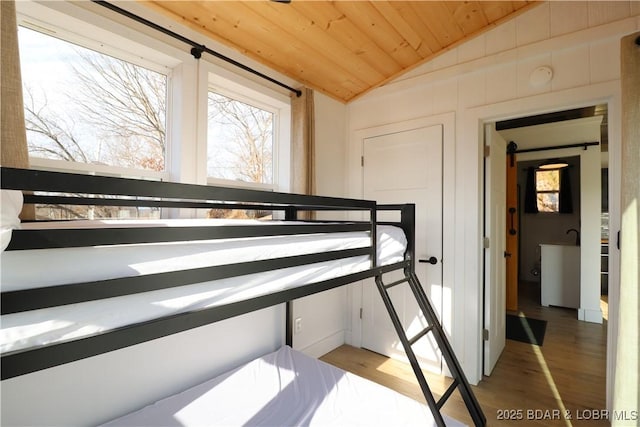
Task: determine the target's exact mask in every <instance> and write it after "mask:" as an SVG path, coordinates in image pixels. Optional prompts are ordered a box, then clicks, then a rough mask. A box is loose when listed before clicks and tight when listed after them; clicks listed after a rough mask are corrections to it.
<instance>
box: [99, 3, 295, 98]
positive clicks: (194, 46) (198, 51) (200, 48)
mask: <svg viewBox="0 0 640 427" xmlns="http://www.w3.org/2000/svg"><path fill="white" fill-rule="evenodd" d="M91 1H92V2H93V3H95V4H98V5H100V6H103V7H106V8H107V9H110V10H112V11H114V12H117V13H119V14H121V15H123V16H126V17H127V18H130V19H133V20H134V21H137V22H139V23H141V24H144V25H146V26H147V27H150V28H153V29H154V30H157V31H160V32H161V33H163V34H166V35H168V36H171V37H173V38H174V39H177V40H180V41H181V42H183V43H186V44H188V45H191V55H193V57H194V58H196V59H200V57H201V56H202V53H203V52H206V53H208V54H209V55H212V56H215V57H216V58H218V59H222V60H223V61H225V62H228V63H229V64H231V65H234V66H236V67H238V68H241V69H243V70H244V71H247V72H249V73H252V74H255V75H256V76H258V77H261V78H263V79H265V80H268V81H270V82H271V83H274V84H276V85H278V86H280V87H283V88H285V89H288V90H290V91H291V92H294V93H295V94H296V96H297V97H300V96H301V95H302V91H301V90H299V89H295V88H292V87H291V86H288V85H286V84H284V83H282V82H279V81H278V80H275V79H274V78H272V77H269V76H267V75H266V74H263V73H261V72H260V71H257V70H254V69H253V68H250V67H248V66H246V65H244V64H241V63H240V62H238V61H236V60H234V59H231V58H229V57H228V56H225V55H223V54H221V53H219V52H216V51H214V50H211V49H209V48H208V47H206V46H205V45H203V44H200V43H197V42H195V41H193V40H191V39H188V38H186V37H184V36H182V35H180V34H178V33H175V32H173V31H171V30H169V29H167V28H164V27H162V26H160V25H158V24H156V23H154V22H151V21H149V20H148V19H145V18H143V17H141V16H138V15H136V14H133V13H131V12H129V11H127V10H124V9H122V8H120V7H118V6H116V5H113V4H111V3H109V2H106V1H103V0H91Z"/></svg>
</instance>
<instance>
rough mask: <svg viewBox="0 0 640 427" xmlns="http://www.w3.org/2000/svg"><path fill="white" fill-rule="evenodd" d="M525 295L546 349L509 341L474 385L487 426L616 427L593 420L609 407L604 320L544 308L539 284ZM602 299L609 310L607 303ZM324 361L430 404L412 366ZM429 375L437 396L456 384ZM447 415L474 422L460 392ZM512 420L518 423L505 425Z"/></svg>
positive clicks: (350, 353) (360, 353)
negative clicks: (596, 321)
mask: <svg viewBox="0 0 640 427" xmlns="http://www.w3.org/2000/svg"><path fill="white" fill-rule="evenodd" d="M519 295H520V302H519V303H520V305H519V309H520V312H521V313H523V314H524V315H526V316H527V317H532V318H536V319H541V320H546V321H547V330H546V335H545V339H544V344H543V346H541V347H538V346H534V345H530V344H525V343H521V342H517V341H512V340H507V342H506V347H505V349H504V352H503V353H502V355H501V356H500V359H499V360H498V363H497V365H496V367H495V369H494V371H493V373H492V375H491V376H490V377H486V376H485V377H484V378H483V380H482V381H481V382H480V384H479V385H478V386H472V388H473V390H474V393H475V394H476V397H477V399H478V401H479V402H480V405H481V406H482V408H483V411H484V413H485V416H486V417H487V424H488V425H489V426H512V425H514V424H517V425H524V426H576V427H577V426H585V427H586V426H589V427H600V426H608V425H610V423H609V422H608V421H607V420H602V419H593V418H594V417H595V416H601V415H602V414H601V412H600V411H602V410H604V409H605V407H606V402H605V400H606V392H605V390H606V342H607V337H606V331H607V325H606V321H605V322H604V323H603V324H602V325H599V324H594V323H587V322H581V321H578V320H577V313H576V310H572V309H565V308H557V307H541V306H540V305H539V295H540V292H539V285H537V284H533V283H524V284H521V285H520V289H519ZM603 301H604V304H605V305H606V298H603ZM321 359H322V360H324V361H325V362H328V363H331V364H333V365H335V366H338V367H340V368H342V369H345V370H347V371H349V372H353V373H355V374H356V375H360V376H362V377H364V378H368V379H370V380H372V381H375V382H377V383H379V384H382V385H385V386H387V387H389V388H392V389H394V390H396V391H398V392H400V393H402V394H404V395H407V396H409V397H411V398H413V399H416V400H419V401H422V402H424V396H422V393H421V391H420V387H419V386H418V383H417V381H416V379H415V376H414V374H413V371H412V370H411V367H410V366H409V365H408V364H407V363H403V362H400V361H396V360H392V359H389V358H388V357H386V356H382V355H380V354H377V353H374V352H371V351H368V350H365V349H359V348H355V347H351V346H347V345H345V346H341V347H339V348H337V349H335V350H334V351H332V352H330V353H328V354H326V355H325V356H323V357H321ZM425 377H426V378H427V381H428V382H429V385H430V387H431V389H432V390H433V392H434V394H435V395H436V396H440V395H441V394H442V393H443V392H444V391H445V390H446V388H447V386H448V385H449V384H450V383H451V379H450V378H446V377H443V376H440V375H433V374H430V373H428V372H425ZM509 410H511V412H508V411H509ZM443 412H444V413H445V414H447V415H450V416H452V417H454V418H456V419H458V420H460V421H463V422H466V423H467V424H469V425H471V424H472V423H471V419H470V418H469V416H468V413H467V411H466V408H465V406H464V403H463V402H462V398H461V397H460V395H459V394H458V393H457V392H456V393H455V394H454V395H453V397H452V398H451V399H449V401H447V403H446V404H445V406H444V409H443ZM566 414H568V415H570V416H571V419H565V415H566ZM505 415H506V417H505ZM509 417H511V418H514V417H515V418H520V419H518V420H514V419H500V418H509ZM549 418H551V419H549ZM554 418H559V419H554Z"/></svg>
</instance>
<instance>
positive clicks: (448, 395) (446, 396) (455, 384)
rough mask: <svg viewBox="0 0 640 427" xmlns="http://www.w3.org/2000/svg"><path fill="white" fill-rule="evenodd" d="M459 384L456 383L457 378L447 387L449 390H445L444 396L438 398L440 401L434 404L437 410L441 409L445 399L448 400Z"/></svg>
mask: <svg viewBox="0 0 640 427" xmlns="http://www.w3.org/2000/svg"><path fill="white" fill-rule="evenodd" d="M459 384H460V382H458V379H457V378H456V379H454V380H453V382H452V383H451V385H449V388H447V391H445V392H444V394H443V395H442V396H440V399H439V400H438V403H437V404H436V405H437V406H438V409H440V408H442V406H443V405H444V404H445V402H446V401H447V399H449V398H450V397H451V394H452V393H453V392H454V391H455V389H456V387H458V385H459Z"/></svg>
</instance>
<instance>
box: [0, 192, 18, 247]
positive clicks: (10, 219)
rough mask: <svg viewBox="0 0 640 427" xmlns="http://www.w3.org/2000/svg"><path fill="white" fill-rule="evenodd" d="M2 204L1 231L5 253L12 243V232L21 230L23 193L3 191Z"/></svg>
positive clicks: (0, 206) (0, 208)
mask: <svg viewBox="0 0 640 427" xmlns="http://www.w3.org/2000/svg"><path fill="white" fill-rule="evenodd" d="M1 193H2V199H1V202H0V231H1V237H2V242H1V244H2V250H3V251H4V250H5V249H6V248H7V246H9V242H10V241H11V230H13V229H14V228H20V218H19V217H18V215H20V211H22V201H23V199H22V191H18V190H1Z"/></svg>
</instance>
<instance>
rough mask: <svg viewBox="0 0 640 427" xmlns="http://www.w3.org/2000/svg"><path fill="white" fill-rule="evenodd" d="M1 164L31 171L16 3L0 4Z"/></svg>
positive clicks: (0, 0) (4, 0)
mask: <svg viewBox="0 0 640 427" xmlns="http://www.w3.org/2000/svg"><path fill="white" fill-rule="evenodd" d="M0 22H1V24H2V25H1V29H0V31H1V33H0V37H2V38H1V39H0V50H1V51H2V63H1V64H2V65H1V67H0V100H1V106H0V107H1V108H0V110H1V111H0V115H1V127H0V146H1V149H0V164H1V165H2V166H8V167H17V168H28V167H29V155H28V152H27V134H26V130H25V124H24V108H23V105H24V104H23V102H22V79H21V77H20V55H19V52H18V26H17V22H16V5H15V2H14V1H13V0H0ZM33 217H34V212H33V206H27V207H25V209H23V210H22V214H21V218H23V219H25V218H33Z"/></svg>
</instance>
